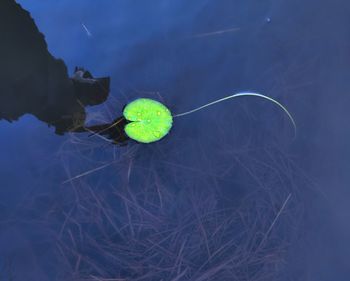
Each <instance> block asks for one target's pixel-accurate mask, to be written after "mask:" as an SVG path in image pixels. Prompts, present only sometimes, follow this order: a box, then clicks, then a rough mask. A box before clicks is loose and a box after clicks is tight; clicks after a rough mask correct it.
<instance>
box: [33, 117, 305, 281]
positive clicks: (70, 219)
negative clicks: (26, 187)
mask: <svg viewBox="0 0 350 281" xmlns="http://www.w3.org/2000/svg"><path fill="white" fill-rule="evenodd" d="M95 118H96V120H101V118H102V117H101V118H100V116H97V117H96V116H95ZM103 118H104V117H103ZM103 118H102V119H103ZM247 118H248V119H249V118H251V116H248V117H247ZM217 119H219V120H220V122H217V120H213V121H210V122H209V126H211V127H210V128H211V130H212V131H213V132H215V134H211V135H207V136H206V138H205V139H203V138H193V137H192V136H189V137H181V138H180V137H173V138H169V139H166V140H165V141H163V142H161V143H157V144H154V145H151V146H149V145H148V146H142V145H138V144H129V145H128V146H126V147H118V146H111V145H109V144H105V143H104V142H103V141H102V140H98V139H93V138H87V137H86V136H81V135H75V134H72V135H71V136H70V137H69V138H68V140H67V142H65V143H64V145H62V148H61V149H60V151H59V152H58V155H59V157H60V158H61V160H62V163H63V164H64V167H65V169H66V173H67V177H68V179H70V180H68V181H65V183H64V184H62V185H61V187H60V192H59V195H56V198H55V199H54V200H53V203H52V205H51V206H50V208H48V212H47V213H45V214H40V215H38V217H37V219H36V222H35V223H39V224H41V225H44V226H45V227H46V228H47V229H48V231H49V232H50V233H51V235H52V236H53V237H54V239H55V241H56V247H55V249H56V255H57V262H58V263H59V264H60V266H61V267H63V268H64V270H62V271H60V273H59V274H58V276H57V280H69V281H83V280H84V281H88V280H91V281H93V280H95V281H97V280H98V281H107V280H108V281H124V280H125V281H127V280H128V281H129V280H130V281H131V280H133V281H141V280H145V281H148V280H150V281H151V280H157V281H181V280H191V281H209V280H220V281H229V280H230V281H231V280H237V281H248V280H249V281H258V280H259V281H263V280H278V278H279V276H280V274H281V272H283V268H284V266H285V261H286V257H287V255H288V249H289V245H290V243H291V241H293V240H294V239H297V237H298V229H299V228H300V225H301V224H302V223H303V220H302V218H303V211H304V204H305V203H304V202H303V199H302V192H303V191H302V189H303V188H305V186H308V185H309V182H308V180H307V179H305V177H303V176H301V173H300V170H299V168H298V167H297V166H296V165H295V164H294V162H293V160H292V157H291V156H290V155H288V154H287V153H286V152H285V149H282V148H280V146H279V145H278V144H277V143H278V142H276V143H275V144H271V143H270V144H268V145H267V144H263V145H258V146H257V145H256V142H255V141H254V140H253V141H252V132H251V131H250V129H248V131H247V130H246V129H243V126H242V127H241V128H240V129H239V128H237V127H236V128H234V126H236V125H234V124H232V122H231V121H229V120H227V118H224V113H222V114H221V115H220V114H219V116H218V117H217ZM243 119H244V118H243ZM225 120H226V121H225ZM243 121H244V120H243ZM223 127H225V130H223ZM228 130H230V131H231V132H233V133H229V134H228V133H227V132H228ZM249 132H250V133H249ZM236 133H237V134H236ZM238 133H239V134H238ZM241 133H247V137H246V138H243V139H242V137H237V136H238V135H241ZM253 134H258V135H259V132H256V131H254V133H253ZM261 136H262V137H263V138H265V137H266V136H265V135H264V134H262V135H261ZM257 139H259V138H257ZM270 139H271V138H270ZM177 142H181V143H183V145H180V146H179V145H176V143H177ZM194 155H195V156H194ZM84 171H86V172H84ZM77 175H78V176H77ZM33 202H34V201H33ZM28 208H29V209H31V208H35V204H34V203H33V204H28Z"/></svg>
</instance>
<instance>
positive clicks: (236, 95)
mask: <svg viewBox="0 0 350 281" xmlns="http://www.w3.org/2000/svg"><path fill="white" fill-rule="evenodd" d="M246 96H252V97H260V98H263V99H266V100H269V101H271V102H273V103H275V104H277V105H278V106H279V107H280V108H282V109H283V111H284V112H285V113H286V114H287V115H288V117H289V119H290V121H291V122H292V124H293V127H294V136H296V131H297V126H296V124H295V121H294V119H293V117H292V115H291V114H290V113H289V111H288V110H287V108H285V107H284V106H283V105H282V104H281V103H279V102H278V101H276V100H274V99H273V98H270V97H268V96H265V95H262V94H258V93H238V94H234V95H230V96H227V97H224V98H221V99H218V100H216V101H213V102H210V103H207V104H205V105H202V106H200V107H197V108H195V109H192V110H190V111H187V112H183V113H180V114H176V115H173V117H174V118H175V117H180V116H185V115H188V114H191V113H194V112H196V111H199V110H201V109H204V108H206V107H208V106H211V105H214V104H216V103H219V102H223V101H225V100H228V99H232V98H237V97H246Z"/></svg>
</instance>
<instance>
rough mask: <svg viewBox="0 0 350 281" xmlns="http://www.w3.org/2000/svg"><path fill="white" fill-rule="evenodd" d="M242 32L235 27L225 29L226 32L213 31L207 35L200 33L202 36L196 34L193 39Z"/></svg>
mask: <svg viewBox="0 0 350 281" xmlns="http://www.w3.org/2000/svg"><path fill="white" fill-rule="evenodd" d="M238 30H240V28H239V27H234V28H230V29H225V30H218V31H213V32H207V33H200V34H196V35H193V37H197V38H199V37H207V36H213V35H220V34H223V33H228V32H235V31H238Z"/></svg>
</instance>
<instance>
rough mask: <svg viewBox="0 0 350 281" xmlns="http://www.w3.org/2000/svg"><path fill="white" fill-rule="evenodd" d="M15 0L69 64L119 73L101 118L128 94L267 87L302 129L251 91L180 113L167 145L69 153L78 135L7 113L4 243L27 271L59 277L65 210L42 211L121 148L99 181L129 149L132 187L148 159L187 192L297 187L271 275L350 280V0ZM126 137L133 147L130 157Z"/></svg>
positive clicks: (29, 275)
mask: <svg viewBox="0 0 350 281" xmlns="http://www.w3.org/2000/svg"><path fill="white" fill-rule="evenodd" d="M17 2H18V3H20V4H21V5H23V7H24V8H25V9H27V10H28V11H30V13H31V15H32V17H33V18H34V20H35V22H36V24H37V25H38V27H39V29H40V31H41V32H42V33H43V34H44V35H45V37H46V41H47V43H48V47H49V50H50V52H51V53H52V54H53V55H54V56H55V57H58V58H62V59H63V60H64V61H65V63H66V64H67V66H68V69H69V71H70V73H72V72H73V69H74V67H75V66H84V67H85V68H87V69H89V70H90V71H91V72H92V73H93V75H95V76H111V81H112V87H111V97H110V99H109V100H108V102H107V105H102V106H98V107H96V108H91V109H90V114H91V116H94V114H96V113H99V114H101V115H103V116H107V117H104V118H107V119H108V118H110V120H113V117H114V118H115V117H117V116H119V115H120V112H121V108H122V107H123V105H124V104H126V103H127V102H129V101H131V100H133V99H135V98H136V97H140V96H146V97H152V98H156V99H162V101H164V102H165V103H166V104H167V105H168V106H169V108H170V109H171V110H172V111H173V112H174V113H180V112H183V111H186V110H189V109H191V108H193V107H196V106H199V105H202V104H204V103H206V102H210V101H212V100H215V99H218V98H221V97H223V96H226V95H229V94H232V93H235V92H240V91H257V92H260V93H263V94H266V95H268V96H271V97H275V98H276V99H278V100H280V101H281V102H283V104H285V105H286V106H287V107H288V109H289V110H290V112H291V113H292V114H293V116H294V117H295V119H296V123H297V127H298V132H297V138H296V140H294V141H293V130H292V127H291V124H290V123H289V121H288V118H286V116H284V115H283V113H282V112H281V111H279V110H278V108H276V107H275V106H274V105H272V104H269V103H267V102H264V101H259V100H254V99H251V98H247V99H241V100H235V101H233V100H232V101H228V102H226V103H223V104H220V105H216V106H214V107H212V108H210V109H207V110H205V111H203V112H198V113H196V114H193V115H192V116H188V117H183V118H182V119H180V118H179V119H178V120H176V122H175V123H174V128H173V130H172V131H171V134H170V135H169V136H168V137H167V138H166V139H164V140H163V141H162V142H159V143H157V144H154V145H149V146H142V145H141V146H137V145H136V146H135V145H134V146H132V147H131V148H130V147H129V148H111V147H108V146H107V148H103V149H101V150H98V151H97V152H96V151H95V152H93V153H86V154H84V152H79V153H78V152H76V150H74V151H73V152H67V150H65V149H66V147H67V146H66V145H67V143H68V149H71V148H74V149H76V146H74V145H72V144H71V136H63V137H60V136H56V135H54V132H53V130H52V128H48V127H47V126H46V125H45V124H43V123H40V122H39V121H37V120H35V118H33V117H31V116H24V117H23V118H21V120H20V121H18V122H14V123H12V124H9V123H6V122H4V121H3V122H1V123H0V130H1V136H2V137H1V139H0V142H1V146H0V147H1V148H0V153H1V161H0V177H1V189H0V198H1V199H0V207H1V208H0V218H1V220H2V221H3V222H2V226H1V230H0V252H1V255H2V257H4V258H5V257H13V259H14V260H15V261H16V262H15V263H14V265H13V266H14V267H16V274H15V277H16V278H17V279H18V280H53V278H54V277H53V276H57V272H59V271H60V270H61V268H64V265H62V264H60V263H57V261H56V256H55V255H54V254H53V253H54V249H55V239H54V237H55V236H54V235H52V234H51V232H50V231H53V232H54V231H55V230H56V229H57V228H58V229H59V227H57V225H61V224H62V223H63V221H64V220H63V219H62V218H61V217H60V216H58V218H57V220H54V221H51V220H49V223H48V221H47V220H45V219H43V216H44V215H43V214H45V213H47V212H49V211H50V207H51V206H52V205H54V203H55V202H56V203H57V202H59V203H60V202H61V201H64V199H62V198H64V196H65V195H64V194H66V193H68V194H70V193H71V192H72V191H71V190H68V191H67V189H69V188H72V186H71V185H62V182H63V181H64V180H66V179H67V178H69V177H70V176H74V175H77V174H79V173H80V172H83V171H86V170H88V169H92V168H94V167H97V166H98V165H99V164H101V163H107V162H108V161H113V159H114V158H113V157H114V156H113V155H112V154H113V153H115V154H117V157H121V158H123V157H124V158H123V159H124V160H122V161H121V163H120V164H118V165H119V166H116V167H113V166H112V168H111V167H110V168H107V169H104V170H101V171H98V172H96V173H94V174H92V175H89V176H87V177H85V178H84V180H85V181H86V183H88V184H91V185H93V186H95V187H96V189H97V190H98V191H101V192H107V193H108V188H107V187H106V186H107V184H114V185H115V186H118V183H120V181H121V180H120V178H123V177H124V178H125V174H126V173H128V167H129V164H130V161H132V164H133V165H135V168H134V170H133V172H132V173H131V174H130V177H129V180H130V181H131V182H132V183H133V184H134V185H135V186H138V187H140V186H141V185H143V184H144V185H145V186H146V185H147V181H146V180H147V178H148V174H147V173H148V172H146V170H145V167H146V168H149V169H150V170H151V171H153V172H154V173H156V174H157V175H158V176H159V178H160V179H161V180H162V182H163V185H165V186H167V187H168V188H170V189H172V190H173V189H179V194H180V195H181V196H184V194H185V195H186V188H192V187H193V186H203V188H204V187H205V188H211V187H212V188H213V189H218V190H220V191H221V192H222V193H224V194H226V195H225V196H227V197H230V200H231V199H232V204H238V203H237V202H239V201H240V199H239V198H241V197H240V196H243V195H242V194H245V195H246V194H249V191H250V190H252V189H254V188H255V187H254V186H256V185H259V184H261V185H262V189H264V190H265V189H268V190H270V191H271V192H272V194H274V195H276V194H279V192H281V185H283V184H285V189H283V188H282V189H283V192H281V198H280V199H281V200H282V201H279V202H277V203H278V204H279V205H281V203H283V198H286V196H287V195H288V194H289V192H290V193H291V194H292V197H291V198H292V199H291V200H292V201H291V202H293V204H294V205H290V206H291V207H290V209H293V208H296V207H295V206H298V207H300V206H302V207H300V209H301V210H299V211H298V212H296V213H295V214H294V213H293V212H292V211H291V214H294V215H295V216H296V217H298V219H300V221H299V220H298V223H297V224H296V226H293V229H292V230H291V229H289V230H288V232H293V231H295V234H293V235H291V237H290V241H289V242H290V243H291V244H290V246H289V247H288V250H287V251H286V253H285V255H284V260H285V263H284V265H283V266H281V267H280V268H279V269H278V271H279V274H278V276H277V277H274V278H276V280H277V278H278V280H318V281H322V280H337V281H342V280H344V281H346V280H349V278H350V264H349V260H350V259H349V258H350V242H349V239H348V237H350V224H349V214H350V207H349V204H348V202H349V199H350V191H349V186H350V176H349V175H350V174H349V172H348V171H349V161H350V150H349V148H348V143H349V141H350V130H349V125H348V121H347V120H349V118H350V116H349V115H350V113H349V110H348V104H349V102H350V98H349V90H350V89H349V86H348V83H349V82H348V81H350V71H348V65H349V63H350V53H349V46H350V32H349V28H348V27H349V26H350V25H349V24H350V17H348V15H349V13H350V3H348V2H347V1H345V0H319V1H316V0H308V1H302V0H285V1H277V0H270V1H261V0H260V1H258V0H255V1H254V0H249V1H247V0H240V1H238V0H237V1H236V0H232V1H229V0H215V1H214V0H213V1H209V0H200V1H199V0H198V1H182V0H178V1H160V0H159V1H158V0H155V1H152V2H150V1H130V0H128V1H122V0H120V1H119V0H118V1H107V0H102V1H92V0H88V1H87V0H79V1H67V0H62V1H53V0H48V1H34V0H20V1H17ZM82 24H84V25H85V26H86V27H87V28H88V29H89V31H90V32H91V36H89V35H88V34H87V32H86V31H85V30H84V28H83V26H82ZM215 32H216V33H215ZM108 114H110V115H108ZM108 116H109V117H108ZM91 122H94V120H93V118H92V120H91ZM95 122H96V121H95ZM79 139H81V140H82V141H84V136H79ZM95 144H97V145H99V146H103V145H104V143H103V141H100V140H98V139H96V140H89V142H88V144H86V143H85V145H90V146H91V145H95ZM135 147H136V148H135ZM123 149H124V152H125V151H128V150H127V149H131V150H132V149H135V151H133V152H132V153H131V152H130V153H131V154H130V155H129V154H127V153H126V154H127V155H128V156H127V157H126V158H127V160H125V159H126V158H125V156H123ZM276 151H279V152H278V153H277V152H276ZM268 155H270V156H271V155H272V156H271V157H268ZM282 158H283V159H284V158H285V159H289V160H290V161H292V162H293V165H295V166H293V167H296V168H294V169H295V170H293V171H292V168H291V167H290V166H289V164H288V165H287V164H286V163H287V162H288V161H287V162H285V161H284V160H281V159H282ZM130 159H131V160H130ZM253 160H254V161H255V160H258V161H260V162H262V163H265V164H266V166H270V167H271V166H272V167H273V169H275V170H276V171H278V172H276V173H277V174H278V175H280V177H283V180H281V182H279V181H278V180H277V181H274V180H272V181H267V180H268V179H270V177H273V175H270V174H269V172H267V174H266V175H265V174H264V175H260V174H259V173H260V172H261V171H260V170H259V169H260V168H259V167H260V166H259V165H257V166H255V164H254V163H256V162H254V161H253ZM260 162H259V163H260ZM284 164H285V165H286V166H283V165H284ZM247 171H248V172H247ZM267 171H270V173H271V170H267ZM261 173H262V172H261ZM284 177H286V178H287V179H289V181H290V182H287V180H286V179H284ZM265 178H266V181H265V180H264V179H265ZM73 188H76V187H73ZM106 188H107V189H106ZM205 188H204V189H205ZM296 190H297V191H296ZM180 195H179V196H180ZM276 196H277V195H276ZM231 197H232V198H231ZM277 197H278V196H277ZM292 206H294V207H292ZM28 210H30V211H28ZM277 210H278V208H277ZM262 212H263V210H262ZM270 220H271V221H272V220H273V216H272V217H270ZM44 222H45V223H44ZM50 222H52V225H50ZM281 223H282V222H281ZM56 224H57V225H56ZM51 226H52V228H50V227H51ZM48 229H51V230H48ZM52 229H53V230H52ZM280 233H281V234H280V235H282V236H283V235H284V234H283V233H284V232H283V230H281V232H280ZM18 256H20V258H18ZM23 278H25V279H23ZM15 280H16V279H15ZM184 280H186V279H184ZM232 280H234V279H232ZM263 280H265V279H263ZM269 280H271V279H269Z"/></svg>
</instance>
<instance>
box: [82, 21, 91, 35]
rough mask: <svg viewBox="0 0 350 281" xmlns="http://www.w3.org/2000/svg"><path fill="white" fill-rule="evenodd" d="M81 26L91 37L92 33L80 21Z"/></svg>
mask: <svg viewBox="0 0 350 281" xmlns="http://www.w3.org/2000/svg"><path fill="white" fill-rule="evenodd" d="M81 26H82V27H83V28H84V30H85V32H86V34H87V36H89V37H92V33H91V32H90V30H89V29H88V28H87V27H86V25H85V24H83V23H82V24H81Z"/></svg>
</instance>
